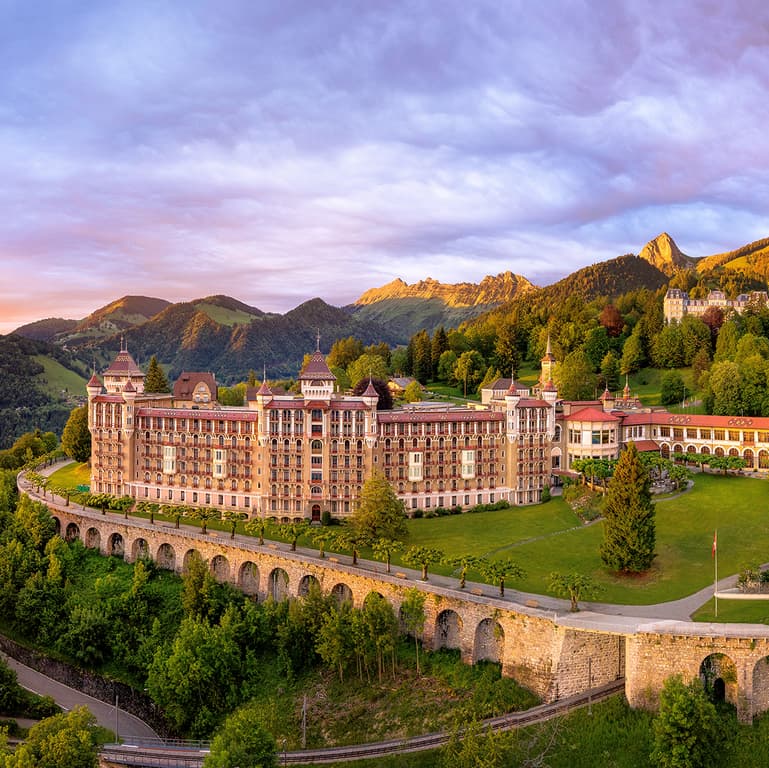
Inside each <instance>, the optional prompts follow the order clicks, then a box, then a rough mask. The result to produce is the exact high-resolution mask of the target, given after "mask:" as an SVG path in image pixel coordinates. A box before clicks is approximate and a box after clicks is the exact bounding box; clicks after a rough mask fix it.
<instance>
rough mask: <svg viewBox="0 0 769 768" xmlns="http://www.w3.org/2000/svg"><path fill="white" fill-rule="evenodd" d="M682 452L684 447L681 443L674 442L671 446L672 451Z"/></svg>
mask: <svg viewBox="0 0 769 768" xmlns="http://www.w3.org/2000/svg"><path fill="white" fill-rule="evenodd" d="M683 452H684V447H683V446H682V445H681V443H676V444H675V445H674V446H673V453H683Z"/></svg>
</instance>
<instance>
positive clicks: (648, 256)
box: [638, 232, 694, 275]
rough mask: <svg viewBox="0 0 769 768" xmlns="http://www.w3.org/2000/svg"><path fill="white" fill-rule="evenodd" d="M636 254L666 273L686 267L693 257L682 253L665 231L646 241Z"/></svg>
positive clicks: (691, 263) (669, 273)
mask: <svg viewBox="0 0 769 768" xmlns="http://www.w3.org/2000/svg"><path fill="white" fill-rule="evenodd" d="M638 255H639V256H640V257H641V258H642V259H644V260H645V261H648V262H649V264H651V265H652V266H653V267H657V269H659V270H660V271H661V272H664V273H665V274H666V275H672V274H673V273H674V272H677V271H678V270H679V269H687V268H688V267H691V266H692V265H693V263H694V259H692V258H691V257H689V256H687V255H686V254H685V253H683V252H682V251H681V249H680V248H679V247H678V246H677V245H676V243H675V241H674V240H673V238H672V237H671V236H670V235H669V234H668V233H667V232H663V233H662V234H659V235H657V237H655V238H654V240H650V241H649V242H648V243H646V245H645V246H644V247H643V249H642V250H641V253H639V254H638Z"/></svg>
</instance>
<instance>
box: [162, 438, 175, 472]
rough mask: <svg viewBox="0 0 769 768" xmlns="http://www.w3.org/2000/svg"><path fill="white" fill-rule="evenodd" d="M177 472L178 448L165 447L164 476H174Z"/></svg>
mask: <svg viewBox="0 0 769 768" xmlns="http://www.w3.org/2000/svg"><path fill="white" fill-rule="evenodd" d="M174 472H176V448H175V447H174V446H173V445H164V446H163V474H166V475H173V474H174Z"/></svg>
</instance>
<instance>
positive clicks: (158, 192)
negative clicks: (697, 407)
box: [0, 0, 769, 333]
mask: <svg viewBox="0 0 769 768" xmlns="http://www.w3.org/2000/svg"><path fill="white" fill-rule="evenodd" d="M767 118H769V3H766V2H765V1H763V0H756V1H755V2H754V1H753V0H733V1H732V2H729V3H723V2H720V0H712V1H711V0H708V1H707V2H702V1H698V0H691V1H688V0H666V1H665V2H661V1H660V2H644V0H627V2H623V1H622V0H594V1H592V2H579V0H545V1H544V2H531V1H530V0H529V1H527V0H522V1H520V2H518V1H516V0H502V1H501V2H500V0H489V1H488V2H486V1H485V0H457V1H455V0H440V2H438V1H437V0H388V1H385V0H358V2H352V1H350V2H341V1H340V2H330V1H328V0H243V2H236V1H235V0H217V2H195V0H177V1H174V0H168V1H163V0H152V2H150V1H149V0H129V1H128V2H122V1H121V0H110V2H106V3H105V2H103V0H94V1H93V2H77V1H75V0H44V1H43V2H42V3H28V2H23V1H22V0H0V169H2V177H1V178H0V333H3V332H8V331H10V330H12V329H13V328H15V327H17V326H19V325H21V324H23V323H25V322H30V321H33V320H37V319H41V318H44V317H67V318H82V317H85V316H86V315H87V314H89V313H90V312H91V311H93V310H94V309H97V308H99V307H101V306H103V305H105V304H107V303H109V302H110V301H112V300H114V299H117V298H119V297H121V296H124V295H127V294H141V295H146V296H157V297H160V298H164V299H167V300H169V301H183V300H191V299H194V298H199V297H203V296H208V295H211V294H219V293H221V294H227V295H230V296H233V297H235V298H237V299H239V300H241V301H244V302H246V303H247V304H251V305H253V306H256V307H259V308H260V309H262V310H265V311H276V312H284V311H287V310H289V309H291V308H293V307H294V306H296V305H297V304H299V303H301V302H302V301H304V300H306V299H309V298H312V297H315V296H320V297H321V298H323V299H325V300H326V301H328V302H329V303H331V304H335V305H337V306H341V305H345V304H348V303H350V302H352V301H354V300H355V299H356V298H357V297H358V296H359V295H360V294H361V293H363V292H364V291H365V290H366V289H368V288H371V287H375V286H379V285H383V284H384V283H387V282H389V281H391V280H393V279H394V278H396V277H400V278H402V279H404V280H406V281H407V282H414V281H417V280H420V279H424V278H426V277H428V276H429V277H433V278H435V279H437V280H441V281H442V282H449V283H453V282H460V281H469V282H478V281H480V280H481V279H482V278H483V277H484V276H485V275H487V274H498V273H500V272H503V271H505V270H511V271H513V272H516V273H518V274H523V275H525V276H526V277H528V278H529V279H530V280H532V281H533V282H535V283H537V284H539V285H546V284H548V283H551V282H553V281H554V280H556V279H558V278H560V277H563V276H564V275H566V274H568V273H569V272H571V271H573V270H574V269H577V268H579V267H581V266H585V265H587V264H592V263H595V262H597V261H602V260H604V259H607V258H613V257H615V256H619V255H621V254H624V253H638V252H639V251H640V250H641V248H642V247H643V245H644V244H645V243H646V242H647V241H649V240H651V239H652V238H654V237H656V236H657V235H658V234H659V233H660V232H663V231H666V232H668V233H669V234H670V235H671V236H672V237H673V239H674V240H675V241H676V243H677V244H678V245H679V247H680V248H681V249H682V250H683V251H684V252H685V253H687V254H689V255H691V256H704V255H709V254H712V253H718V252H721V251H726V250H731V249H733V248H737V247H739V246H741V245H744V244H745V243H748V242H751V241H753V240H757V239H759V238H764V237H768V236H769V220H768V218H767V217H768V216H769V120H768V119H767Z"/></svg>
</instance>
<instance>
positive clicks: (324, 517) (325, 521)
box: [320, 509, 331, 525]
mask: <svg viewBox="0 0 769 768" xmlns="http://www.w3.org/2000/svg"><path fill="white" fill-rule="evenodd" d="M320 524H321V525H331V513H330V512H329V511H328V510H327V509H324V510H323V511H322V512H321V513H320Z"/></svg>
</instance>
